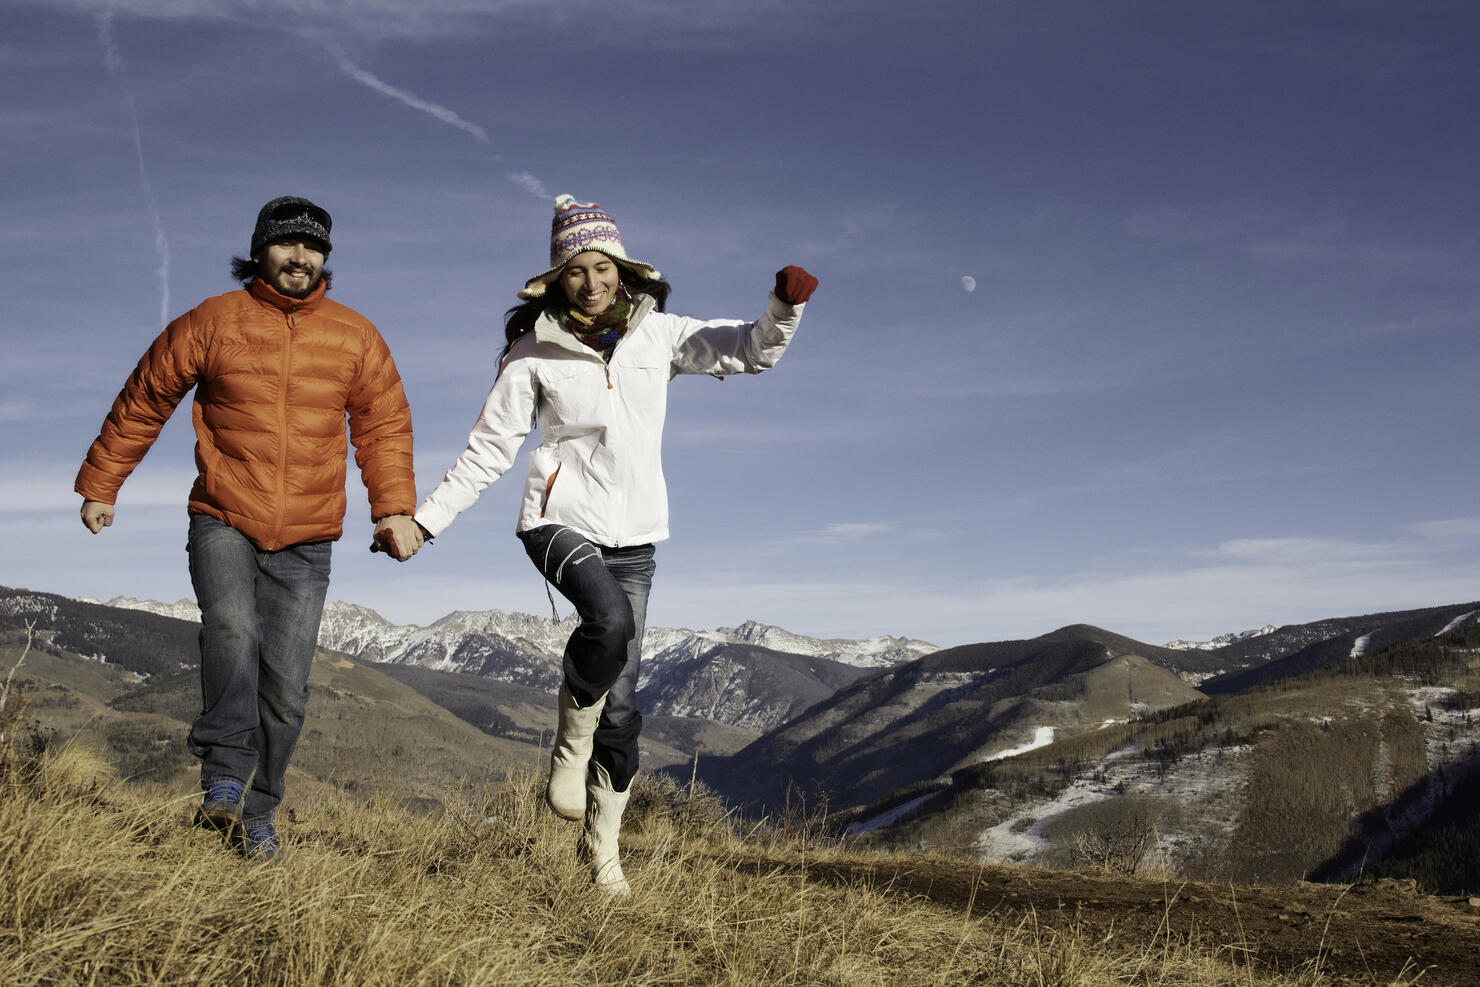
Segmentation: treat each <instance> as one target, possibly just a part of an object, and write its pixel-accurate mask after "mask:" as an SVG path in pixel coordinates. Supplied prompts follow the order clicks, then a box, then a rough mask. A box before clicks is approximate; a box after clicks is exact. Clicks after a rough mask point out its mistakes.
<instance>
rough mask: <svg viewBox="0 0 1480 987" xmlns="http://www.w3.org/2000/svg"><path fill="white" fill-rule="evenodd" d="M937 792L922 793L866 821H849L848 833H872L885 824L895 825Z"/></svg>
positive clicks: (851, 834) (850, 834)
mask: <svg viewBox="0 0 1480 987" xmlns="http://www.w3.org/2000/svg"><path fill="white" fill-rule="evenodd" d="M935 794H936V793H935V792H930V793H929V794H926V795H921V796H920V797H919V798H914V799H910V800H909V801H908V802H906V803H904V804H903V805H896V806H895V807H894V808H892V809H890V810H889V811H887V812H881V813H880V814H879V815H877V816H874V817H873V818H872V819H868V820H865V821H864V822H856V823H849V824H848V835H849V836H853V835H854V834H856V833H870V832H873V831H874V830H876V829H883V828H884V827H885V826H893V825H894V824H895V823H897V822H899V821H900V820H901V819H903V818H904V817H905V816H908V815H909V814H910V813H911V812H914V811H915V810H916V809H918V808H919V807H920V806H921V805H922V804H924V802H925V800H926V799H928V798H930V797H931V796H933V795H935Z"/></svg>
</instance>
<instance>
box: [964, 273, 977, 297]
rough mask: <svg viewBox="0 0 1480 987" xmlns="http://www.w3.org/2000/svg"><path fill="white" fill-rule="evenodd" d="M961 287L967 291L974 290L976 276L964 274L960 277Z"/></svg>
mask: <svg viewBox="0 0 1480 987" xmlns="http://www.w3.org/2000/svg"><path fill="white" fill-rule="evenodd" d="M961 287H963V288H965V289H966V290H967V292H968V293H969V292H973V291H975V290H976V278H974V277H972V276H971V275H970V274H967V275H965V276H964V277H962V278H961Z"/></svg>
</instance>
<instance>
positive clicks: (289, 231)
mask: <svg viewBox="0 0 1480 987" xmlns="http://www.w3.org/2000/svg"><path fill="white" fill-rule="evenodd" d="M333 226H334V221H333V220H332V219H330V218H329V214H328V213H327V212H325V211H324V210H323V209H320V208H319V207H318V206H316V205H314V204H313V203H312V202H309V201H308V200H307V199H302V198H299V197H298V196H296V195H284V196H281V197H280V198H276V199H273V200H272V201H271V202H269V203H268V204H267V205H265V206H263V207H262V211H261V212H259V213H258V214H257V228H256V229H254V230H253V231H252V251H251V256H253V257H256V256H257V255H258V254H259V253H260V252H261V251H262V248H263V247H265V246H267V245H268V244H269V243H273V242H276V241H278V240H282V239H284V238H286V237H292V236H303V237H308V238H310V239H313V240H317V241H318V242H319V243H321V244H323V245H324V253H326V254H327V253H328V252H329V251H330V250H331V249H333V248H332V246H331V245H330V243H329V230H330V229H331V228H332V227H333Z"/></svg>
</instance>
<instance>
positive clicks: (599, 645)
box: [519, 524, 656, 792]
mask: <svg viewBox="0 0 1480 987" xmlns="http://www.w3.org/2000/svg"><path fill="white" fill-rule="evenodd" d="M519 540H520V541H522V542H523V543H524V550H525V551H526V552H528V553H529V557H530V559H531V560H532V561H533V562H534V564H535V567H536V568H538V569H539V570H540V572H541V573H542V574H543V575H544V577H545V579H547V580H548V581H549V582H550V584H551V585H552V586H554V587H555V588H556V589H558V590H559V591H560V594H561V595H562V596H564V597H565V598H566V599H567V600H569V601H570V603H571V605H572V606H574V607H575V608H576V613H578V614H580V616H581V622H580V624H579V625H578V626H577V627H576V629H575V630H574V631H572V632H571V635H570V640H568V641H566V643H565V659H564V662H563V667H564V672H565V685H566V688H568V689H569V690H570V694H571V696H572V697H573V698H574V699H575V701H576V704H577V705H579V706H589V705H591V703H593V702H595V701H596V700H597V699H598V698H600V697H601V695H602V694H603V693H605V694H606V706H605V707H604V708H603V709H602V711H601V721H600V722H599V723H598V724H597V725H596V736H595V739H594V745H593V749H592V752H591V757H592V759H593V760H595V761H596V763H597V764H600V765H601V766H602V767H604V768H606V771H607V774H609V775H610V776H611V781H612V788H613V789H615V790H616V791H619V792H624V791H626V790H627V786H628V785H629V784H631V782H632V776H633V775H635V774H637V737H638V735H639V734H640V733H642V714H641V713H639V712H638V711H637V671H638V660H639V658H640V657H641V655H642V631H643V627H644V625H645V624H646V623H647V601H648V591H649V590H650V589H651V588H652V585H653V570H654V568H655V567H656V563H655V562H654V560H653V546H651V545H633V546H630V547H627V548H607V547H605V546H601V545H595V544H593V543H592V542H590V541H589V540H588V539H587V538H586V536H585V535H582V534H581V533H580V532H578V531H576V530H575V529H573V528H567V527H565V526H564V525H559V524H548V525H544V526H541V527H538V528H532V529H530V530H529V531H523V532H520V533H519Z"/></svg>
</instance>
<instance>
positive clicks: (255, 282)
mask: <svg viewBox="0 0 1480 987" xmlns="http://www.w3.org/2000/svg"><path fill="white" fill-rule="evenodd" d="M328 290H329V287H328V285H326V284H324V283H323V282H322V281H320V282H319V286H318V287H317V288H315V289H314V290H313V292H312V294H310V295H309V296H308V297H307V298H289V297H288V296H287V295H285V294H283V293H282V292H280V291H278V290H277V289H276V288H274V287H273V286H272V285H270V284H268V283H267V282H266V281H263V280H262V279H261V278H253V279H252V283H251V284H249V285H248V286H247V291H248V292H250V293H251V295H252V297H253V298H255V299H257V300H258V301H259V302H262V303H263V304H265V305H271V306H272V307H273V308H275V309H277V310H278V311H280V312H311V311H313V310H314V309H316V308H318V307H319V302H321V301H323V300H324V294H325V293H326V292H327V291H328Z"/></svg>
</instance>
